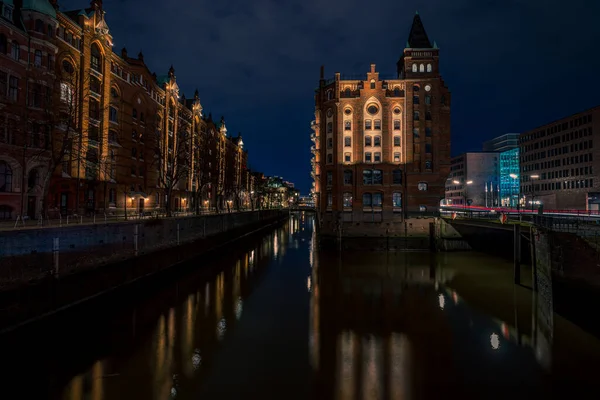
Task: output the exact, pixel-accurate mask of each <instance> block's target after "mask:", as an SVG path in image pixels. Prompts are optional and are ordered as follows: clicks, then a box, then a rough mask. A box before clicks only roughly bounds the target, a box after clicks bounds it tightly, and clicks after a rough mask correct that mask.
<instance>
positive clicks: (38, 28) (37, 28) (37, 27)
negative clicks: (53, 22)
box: [35, 19, 44, 33]
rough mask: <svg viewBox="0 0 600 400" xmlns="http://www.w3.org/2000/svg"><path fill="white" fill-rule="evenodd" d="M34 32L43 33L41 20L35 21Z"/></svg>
mask: <svg viewBox="0 0 600 400" xmlns="http://www.w3.org/2000/svg"><path fill="white" fill-rule="evenodd" d="M35 31H36V32H40V33H44V22H43V21H42V20H41V19H36V20H35Z"/></svg>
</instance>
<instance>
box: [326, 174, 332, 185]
mask: <svg viewBox="0 0 600 400" xmlns="http://www.w3.org/2000/svg"><path fill="white" fill-rule="evenodd" d="M326 179H327V186H331V185H332V184H333V173H332V172H331V171H327V178H326Z"/></svg>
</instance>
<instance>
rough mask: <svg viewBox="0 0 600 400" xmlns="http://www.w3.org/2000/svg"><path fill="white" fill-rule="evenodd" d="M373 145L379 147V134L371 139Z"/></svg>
mask: <svg viewBox="0 0 600 400" xmlns="http://www.w3.org/2000/svg"><path fill="white" fill-rule="evenodd" d="M373 146H375V147H381V136H375V137H374V140H373Z"/></svg>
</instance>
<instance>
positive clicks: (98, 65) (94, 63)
mask: <svg viewBox="0 0 600 400" xmlns="http://www.w3.org/2000/svg"><path fill="white" fill-rule="evenodd" d="M90 67H91V68H92V69H94V70H96V71H98V72H102V53H100V49H99V48H98V45H97V44H96V43H94V44H92V57H91V58H90Z"/></svg>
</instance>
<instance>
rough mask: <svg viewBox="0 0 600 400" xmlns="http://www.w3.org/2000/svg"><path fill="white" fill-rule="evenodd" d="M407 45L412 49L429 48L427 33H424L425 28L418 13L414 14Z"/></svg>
mask: <svg viewBox="0 0 600 400" xmlns="http://www.w3.org/2000/svg"><path fill="white" fill-rule="evenodd" d="M407 44H408V47H410V48H412V49H430V48H431V42H430V41H429V37H427V32H425V27H424V26H423V21H421V17H420V16H419V13H416V14H415V16H414V18H413V23H412V26H411V28H410V33H409V34H408V42H407Z"/></svg>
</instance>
